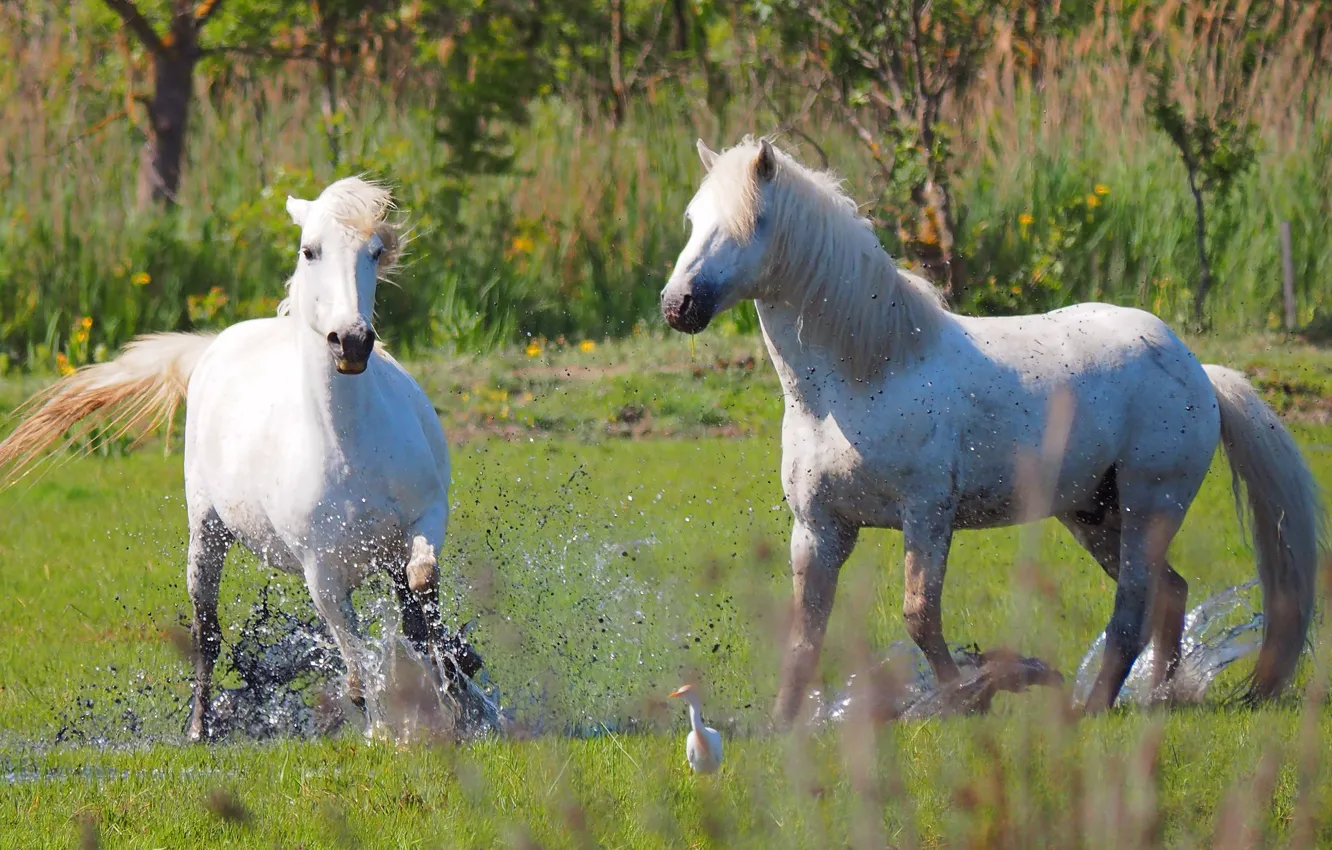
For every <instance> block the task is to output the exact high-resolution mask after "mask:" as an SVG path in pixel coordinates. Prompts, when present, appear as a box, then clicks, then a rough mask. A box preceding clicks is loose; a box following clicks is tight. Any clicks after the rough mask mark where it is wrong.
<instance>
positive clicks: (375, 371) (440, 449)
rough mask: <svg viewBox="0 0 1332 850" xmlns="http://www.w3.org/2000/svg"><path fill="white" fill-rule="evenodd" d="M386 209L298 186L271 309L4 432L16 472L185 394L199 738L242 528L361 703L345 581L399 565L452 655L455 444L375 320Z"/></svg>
mask: <svg viewBox="0 0 1332 850" xmlns="http://www.w3.org/2000/svg"><path fill="white" fill-rule="evenodd" d="M391 208H392V202H391V199H390V196H389V193H388V191H387V190H386V189H383V188H381V187H379V186H376V185H374V184H371V183H368V182H365V181H363V180H360V179H357V178H348V179H344V180H339V181H337V182H336V183H333V184H332V185H331V186H329V187H328V188H327V189H325V190H324V191H323V193H322V194H320V196H319V198H318V199H317V200H315V201H305V200H299V199H296V198H288V199H287V212H288V213H289V214H290V215H291V218H292V220H293V221H294V222H295V223H296V224H297V225H298V226H299V227H300V228H301V243H300V246H301V247H300V257H299V258H298V259H297V264H296V272H295V274H294V275H293V276H292V278H291V280H290V282H289V283H288V297H287V299H286V300H285V301H284V302H283V304H282V306H281V307H279V309H278V316H277V317H276V318H271V319H256V320H253V321H248V322H241V323H240V324H237V325H233V326H232V327H229V328H227V329H226V330H225V331H223V332H221V333H220V334H216V335H213V334H188V333H170V334H156V335H152V336H146V337H141V338H139V339H137V340H135V341H134V342H132V343H130V345H129V346H127V347H126V349H125V351H124V353H123V354H121V355H120V357H118V358H117V359H116V360H114V361H111V362H109V363H103V364H99V365H95V366H88V367H86V368H84V369H82V370H80V371H78V372H77V373H75V374H73V375H71V376H69V377H68V378H65V379H64V380H62V381H61V382H59V383H58V384H56V385H55V386H54V387H52V388H51V389H50V390H49V391H47V393H45V394H44V395H43V396H39V397H38V398H36V399H34V400H33V402H34V403H37V404H40V407H37V408H36V410H35V411H34V412H32V413H31V415H30V416H28V418H26V419H25V421H23V422H22V423H21V424H20V425H19V426H18V428H17V429H16V430H15V431H14V433H13V434H11V435H10V437H9V438H8V439H7V440H5V442H4V443H2V444H0V471H3V470H5V469H9V471H10V472H11V473H12V472H16V471H17V472H21V471H23V470H24V469H25V468H28V467H29V466H30V465H31V464H32V463H33V462H35V460H36V459H37V458H38V457H39V456H40V454H41V453H42V452H43V451H45V450H46V449H47V448H49V447H51V446H52V445H54V444H55V443H57V442H58V441H60V439H61V437H62V436H63V435H65V434H66V432H67V431H69V429H70V428H71V427H73V426H75V425H77V424H78V423H79V421H80V420H81V419H83V418H84V417H85V416H88V415H89V414H92V413H95V412H99V411H101V412H102V413H103V414H104V415H109V416H110V417H111V418H112V421H113V422H116V423H119V424H120V425H121V426H123V427H130V426H133V425H135V424H139V423H142V422H145V421H154V422H156V421H160V420H161V419H163V418H165V417H167V416H169V415H170V413H171V412H172V411H174V408H175V406H176V405H177V404H178V403H179V401H180V400H181V399H182V397H184V398H186V400H187V409H186V418H185V497H186V503H187V506H188V512H189V525H190V542H189V564H188V572H187V574H186V576H187V583H188V586H189V594H190V601H191V602H192V603H193V605H194V622H193V628H192V634H193V639H194V649H195V670H194V710H193V713H192V715H191V718H190V724H189V728H188V734H189V736H190V738H192V739H195V740H198V739H200V738H202V737H205V736H207V735H208V734H209V732H210V728H209V708H210V698H209V695H210V689H211V681H212V674H213V664H214V662H215V660H216V658H217V653H218V649H219V647H220V644H221V639H222V634H221V629H220V627H219V625H218V621H217V603H218V587H219V585H220V583H221V578H222V564H223V561H224V560H225V558H226V554H227V551H228V550H229V549H230V548H231V545H232V543H233V541H236V540H239V541H240V542H241V543H242V544H244V545H245V546H246V547H247V548H248V549H250V550H251V551H252V552H254V553H255V554H256V555H257V556H259V557H260V558H261V559H263V560H264V561H265V562H267V563H268V564H270V565H272V566H274V567H276V568H278V569H282V570H285V571H287V572H290V573H295V574H297V575H303V576H304V577H305V581H306V584H307V586H308V587H309V589H310V596H311V597H312V598H313V600H314V604H315V608H316V609H317V610H318V611H319V614H320V616H321V617H322V618H323V620H324V622H325V623H327V624H328V627H329V629H330V631H331V632H332V634H333V638H334V640H335V641H336V642H337V645H338V648H339V650H340V651H341V654H342V657H343V660H344V662H345V663H346V666H347V686H348V692H349V695H350V696H351V698H352V700H353V701H354V702H356V703H357V704H358V705H359V704H363V702H364V690H363V689H364V678H363V677H364V675H365V672H366V671H365V670H364V669H363V657H362V647H361V644H360V639H359V637H358V634H357V622H356V612H355V611H354V610H353V609H352V606H351V597H350V594H351V592H352V590H353V589H355V588H356V587H357V586H359V585H360V584H361V582H362V581H363V580H364V579H365V578H366V577H367V576H368V575H369V574H370V573H371V572H374V571H377V570H385V571H387V572H388V573H389V574H390V576H391V578H392V581H393V584H394V586H395V590H396V592H397V596H398V599H399V601H400V603H401V605H402V609H403V630H404V633H405V634H406V635H407V636H408V637H409V638H410V639H411V640H412V641H413V643H415V644H416V646H417V648H418V649H421V650H422V651H423V652H427V653H431V654H432V655H433V657H434V659H435V662H436V664H439V662H440V661H441V660H442V658H443V656H442V655H441V652H443V651H444V650H445V647H444V641H443V631H442V626H441V623H440V613H439V602H438V592H439V569H438V565H437V561H436V553H437V552H438V551H439V547H440V546H441V545H442V544H443V542H444V532H445V528H446V526H447V524H448V517H449V503H448V490H449V453H448V448H447V446H446V445H445V441H444V433H443V430H442V429H441V428H440V424H439V418H438V417H437V416H436V415H435V411H434V408H433V407H432V406H431V404H430V401H429V399H427V397H426V395H425V393H424V392H423V391H422V390H421V388H420V387H419V386H418V385H417V383H416V382H415V381H414V380H413V379H412V378H411V376H409V375H408V374H407V373H406V372H405V371H404V370H403V368H402V367H401V366H399V365H398V363H397V362H396V361H395V360H393V358H392V357H390V356H389V355H388V353H387V352H385V351H384V350H383V348H382V347H380V346H378V345H377V344H376V343H375V332H374V329H373V327H372V325H371V318H372V316H373V313H374V304H375V287H376V284H377V282H378V279H379V277H380V276H381V275H382V274H384V273H386V272H387V271H388V270H389V269H391V268H392V266H393V263H394V260H395V258H396V256H397V254H398V248H399V236H398V231H397V228H396V227H395V226H394V225H393V224H392V223H391V222H390V221H389V220H388V214H389V212H390V211H391ZM30 409H31V408H30ZM459 648H460V647H457V646H455V647H453V650H458V649H459ZM461 649H462V651H461V653H460V655H461V656H462V658H461V668H462V669H461V670H455V669H452V668H445V669H450V672H451V673H452V674H455V675H456V673H457V672H462V673H464V674H466V675H471V674H472V673H474V672H475V671H476V669H477V668H478V667H479V659H477V658H476V657H475V656H474V655H471V654H470V653H469V652H467V651H466V648H465V647H463V648H461ZM438 684H442V683H438Z"/></svg>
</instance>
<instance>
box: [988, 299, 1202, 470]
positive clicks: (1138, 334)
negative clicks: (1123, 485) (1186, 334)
mask: <svg viewBox="0 0 1332 850" xmlns="http://www.w3.org/2000/svg"><path fill="white" fill-rule="evenodd" d="M964 327H965V328H966V329H967V331H968V333H969V335H970V337H971V338H972V339H973V340H974V341H975V343H976V345H977V348H978V350H979V351H980V352H982V354H983V357H984V358H985V360H986V362H988V363H990V364H992V365H993V367H994V368H993V369H992V370H989V371H990V372H991V380H992V381H994V383H992V384H991V386H993V387H995V389H997V387H998V386H999V385H1003V384H1004V382H1005V380H1007V382H1009V383H1010V385H1011V386H1010V392H1013V393H1015V394H1017V395H1020V396H1022V397H1026V398H1029V399H1030V402H1029V403H1028V404H1029V405H1030V404H1034V405H1035V407H1030V406H1027V409H1030V410H1032V411H1033V412H1036V411H1038V410H1039V412H1040V417H1041V418H1042V419H1043V417H1044V415H1045V413H1046V410H1045V407H1046V406H1048V404H1049V403H1050V399H1052V398H1053V396H1054V394H1055V393H1056V392H1061V391H1068V392H1069V393H1070V394H1071V397H1072V402H1073V405H1074V411H1073V414H1074V418H1073V425H1072V432H1071V433H1070V445H1069V451H1070V452H1072V453H1075V454H1077V453H1082V454H1086V455H1087V457H1088V461H1089V462H1090V463H1092V464H1093V465H1095V464H1098V463H1104V462H1105V461H1106V460H1108V459H1111V458H1113V459H1114V462H1115V463H1129V464H1130V465H1134V466H1136V467H1138V468H1141V469H1144V470H1149V471H1150V470H1157V471H1165V470H1166V469H1168V468H1171V467H1174V466H1176V465H1178V464H1185V465H1188V466H1190V467H1192V466H1198V465H1201V467H1202V468H1203V469H1204V470H1205V468H1206V466H1207V464H1208V463H1210V458H1211V456H1212V453H1213V451H1214V450H1215V446H1216V441H1217V439H1218V434H1219V419H1218V414H1217V411H1216V397H1215V393H1214V391H1213V390H1212V386H1211V381H1210V380H1209V379H1208V377H1207V374H1206V372H1204V371H1203V368H1202V364H1201V363H1199V362H1198V359H1197V358H1196V357H1195V356H1194V355H1193V353H1192V352H1191V351H1190V350H1189V349H1188V346H1186V345H1185V344H1184V342H1183V341H1182V340H1180V339H1179V337H1178V336H1176V335H1175V333H1174V332H1173V331H1171V329H1170V328H1169V326H1167V325H1166V323H1165V322H1163V321H1162V320H1161V319H1160V318H1159V317H1157V316H1155V315H1153V314H1151V313H1148V312H1146V311H1144V310H1137V309H1134V308H1130V307H1119V306H1116V305H1112V304H1098V303H1088V304H1078V305H1074V306H1071V307H1065V308H1062V309H1059V310H1054V311H1051V312H1049V313H1041V314H1033V315H1029V316H1013V317H1007V318H995V319H969V320H966V321H965V323H964ZM995 376H1004V377H1002V378H999V377H995ZM977 383H980V382H977ZM1017 387H1021V390H1020V391H1019V390H1017V389H1015V388H1017ZM991 392H992V393H993V392H994V390H991Z"/></svg>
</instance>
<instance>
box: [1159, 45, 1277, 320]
mask: <svg viewBox="0 0 1332 850" xmlns="http://www.w3.org/2000/svg"><path fill="white" fill-rule="evenodd" d="M1169 68H1170V66H1169V65H1168V64H1164V63H1163V64H1161V65H1160V66H1158V67H1157V68H1156V69H1154V71H1153V85H1152V95H1151V98H1150V100H1149V101H1148V104H1147V110H1148V113H1149V114H1150V115H1151V118H1152V121H1153V123H1155V124H1156V126H1157V127H1158V128H1160V130H1161V131H1162V132H1163V133H1165V134H1166V136H1168V137H1169V138H1170V141H1171V142H1173V143H1174V145H1175V149H1176V150H1178V151H1179V156H1180V159H1182V160H1183V161H1184V168H1185V171H1186V172H1187V174H1188V181H1189V192H1191V193H1192V194H1193V205H1194V225H1195V226H1194V239H1195V243H1196V246H1197V250H1198V268H1199V275H1198V288H1197V291H1196V292H1195V293H1194V296H1193V319H1194V323H1195V324H1196V325H1197V327H1198V328H1199V329H1202V328H1203V327H1204V325H1205V312H1204V311H1205V306H1206V302H1207V294H1208V293H1209V292H1210V291H1211V290H1212V264H1211V262H1210V261H1209V259H1208V254H1207V212H1206V206H1207V198H1209V197H1210V198H1212V199H1213V200H1214V201H1217V202H1220V203H1224V202H1225V201H1226V200H1227V199H1228V198H1229V195H1230V190H1231V188H1232V187H1233V186H1234V185H1235V182H1236V181H1237V180H1238V179H1239V178H1240V177H1241V176H1243V174H1244V172H1246V171H1248V170H1249V168H1250V167H1251V166H1252V165H1253V163H1254V156H1255V149H1254V138H1255V135H1256V133H1257V127H1256V126H1255V125H1254V124H1253V122H1251V121H1241V120H1240V119H1239V118H1237V117H1236V116H1237V113H1238V109H1237V107H1236V105H1235V103H1234V102H1233V101H1232V100H1229V99H1227V100H1224V101H1223V102H1222V103H1221V105H1220V106H1219V108H1218V109H1217V111H1216V113H1215V114H1214V115H1207V114H1202V113H1199V114H1196V115H1194V116H1193V117H1188V116H1187V115H1185V113H1184V108H1183V106H1181V104H1180V103H1179V101H1178V100H1176V98H1175V95H1174V93H1173V92H1172V90H1171V88H1172V87H1171V84H1172V82H1173V74H1172V73H1171V71H1170V70H1169Z"/></svg>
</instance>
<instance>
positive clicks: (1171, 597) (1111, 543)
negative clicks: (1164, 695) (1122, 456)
mask: <svg viewBox="0 0 1332 850" xmlns="http://www.w3.org/2000/svg"><path fill="white" fill-rule="evenodd" d="M1059 519H1060V521H1061V522H1062V523H1063V524H1064V526H1065V527H1066V528H1067V529H1068V530H1069V532H1070V533H1071V534H1072V535H1073V539H1075V540H1077V541H1078V544H1079V545H1081V546H1082V548H1084V549H1086V550H1087V552H1088V553H1089V554H1090V555H1091V556H1092V557H1093V558H1095V559H1096V563H1098V564H1100V565H1101V569H1103V570H1105V573H1106V575H1108V576H1110V578H1111V579H1113V580H1114V581H1116V582H1118V581H1119V549H1120V517H1119V511H1118V510H1113V511H1110V512H1100V513H1099V515H1098V514H1087V513H1081V512H1079V513H1076V514H1071V515H1068V516H1062V517H1060V518H1059ZM1160 566H1161V569H1160V570H1159V571H1158V572H1157V574H1156V575H1155V576H1154V579H1155V582H1156V586H1155V588H1154V589H1153V593H1152V609H1151V610H1152V613H1151V629H1150V633H1151V640H1152V641H1154V642H1155V644H1156V659H1155V665H1154V667H1153V668H1152V689H1153V690H1156V689H1157V688H1159V687H1160V686H1161V684H1162V683H1164V682H1168V681H1170V679H1171V677H1173V676H1174V675H1175V670H1176V669H1177V668H1178V667H1179V660H1180V642H1181V640H1182V639H1183V636H1184V617H1185V614H1186V612H1187V610H1188V598H1189V583H1188V582H1187V581H1185V580H1184V577H1183V576H1181V575H1180V574H1179V573H1177V572H1176V571H1175V569H1174V568H1173V567H1171V566H1170V563H1169V562H1168V561H1165V560H1164V559H1163V560H1162V561H1161V564H1160Z"/></svg>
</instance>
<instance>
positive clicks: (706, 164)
mask: <svg viewBox="0 0 1332 850" xmlns="http://www.w3.org/2000/svg"><path fill="white" fill-rule="evenodd" d="M698 158H699V159H701V160H703V170H704V171H711V170H712V166H713V165H714V164H715V163H716V162H717V152H716V151H714V150H712V149H711V148H709V147H708V146H707V145H705V144H704V143H703V140H702V139H699V140H698Z"/></svg>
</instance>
